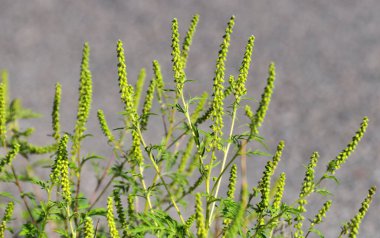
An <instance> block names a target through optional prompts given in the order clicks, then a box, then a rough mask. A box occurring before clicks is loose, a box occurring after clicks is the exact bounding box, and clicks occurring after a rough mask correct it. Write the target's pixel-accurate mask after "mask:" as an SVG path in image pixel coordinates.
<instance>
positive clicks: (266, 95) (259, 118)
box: [251, 62, 276, 134]
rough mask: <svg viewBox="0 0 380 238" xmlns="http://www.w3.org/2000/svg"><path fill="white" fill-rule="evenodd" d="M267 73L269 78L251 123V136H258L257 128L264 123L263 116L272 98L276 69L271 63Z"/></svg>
mask: <svg viewBox="0 0 380 238" xmlns="http://www.w3.org/2000/svg"><path fill="white" fill-rule="evenodd" d="M268 71H269V76H268V79H267V85H266V86H265V89H264V92H263V94H262V95H261V101H260V104H259V107H258V108H257V110H256V113H255V115H254V117H253V120H252V122H251V133H252V134H259V128H260V127H261V125H262V123H263V121H264V118H265V115H266V113H267V111H268V107H269V103H270V100H271V98H272V94H273V88H274V81H275V79H276V67H275V64H274V63H273V62H272V63H271V64H270V65H269V70H268Z"/></svg>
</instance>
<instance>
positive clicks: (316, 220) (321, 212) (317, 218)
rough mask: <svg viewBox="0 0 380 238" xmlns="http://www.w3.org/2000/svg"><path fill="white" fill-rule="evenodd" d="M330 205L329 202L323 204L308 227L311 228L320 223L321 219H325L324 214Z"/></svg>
mask: <svg viewBox="0 0 380 238" xmlns="http://www.w3.org/2000/svg"><path fill="white" fill-rule="evenodd" d="M331 203H332V201H331V200H329V201H327V202H325V203H324V204H323V206H322V208H321V209H319V211H318V214H317V215H315V217H314V219H313V220H312V222H311V225H310V226H311V227H313V226H314V225H316V224H319V223H321V222H322V219H323V218H324V217H326V213H327V211H328V210H329V209H330V207H331Z"/></svg>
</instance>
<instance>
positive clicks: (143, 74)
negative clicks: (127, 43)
mask: <svg viewBox="0 0 380 238" xmlns="http://www.w3.org/2000/svg"><path fill="white" fill-rule="evenodd" d="M145 77H146V70H145V68H142V69H141V70H140V73H139V75H138V77H137V82H136V86H135V89H136V90H135V95H134V99H135V103H134V104H135V110H136V111H137V109H138V108H139V104H140V98H141V92H142V90H143V87H144V83H145Z"/></svg>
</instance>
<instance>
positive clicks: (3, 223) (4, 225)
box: [0, 221, 7, 238]
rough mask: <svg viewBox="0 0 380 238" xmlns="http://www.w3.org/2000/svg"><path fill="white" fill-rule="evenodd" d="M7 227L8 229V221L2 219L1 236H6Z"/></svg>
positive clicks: (0, 237)
mask: <svg viewBox="0 0 380 238" xmlns="http://www.w3.org/2000/svg"><path fill="white" fill-rule="evenodd" d="M5 229H7V223H6V222H5V221H2V222H1V224H0V238H4V233H5Z"/></svg>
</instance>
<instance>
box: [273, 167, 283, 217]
mask: <svg viewBox="0 0 380 238" xmlns="http://www.w3.org/2000/svg"><path fill="white" fill-rule="evenodd" d="M285 181H286V175H285V173H281V175H280V178H279V179H278V183H277V187H276V193H275V195H274V199H273V205H272V206H273V208H274V209H275V210H278V209H280V205H281V200H282V195H283V194H284V188H285Z"/></svg>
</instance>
